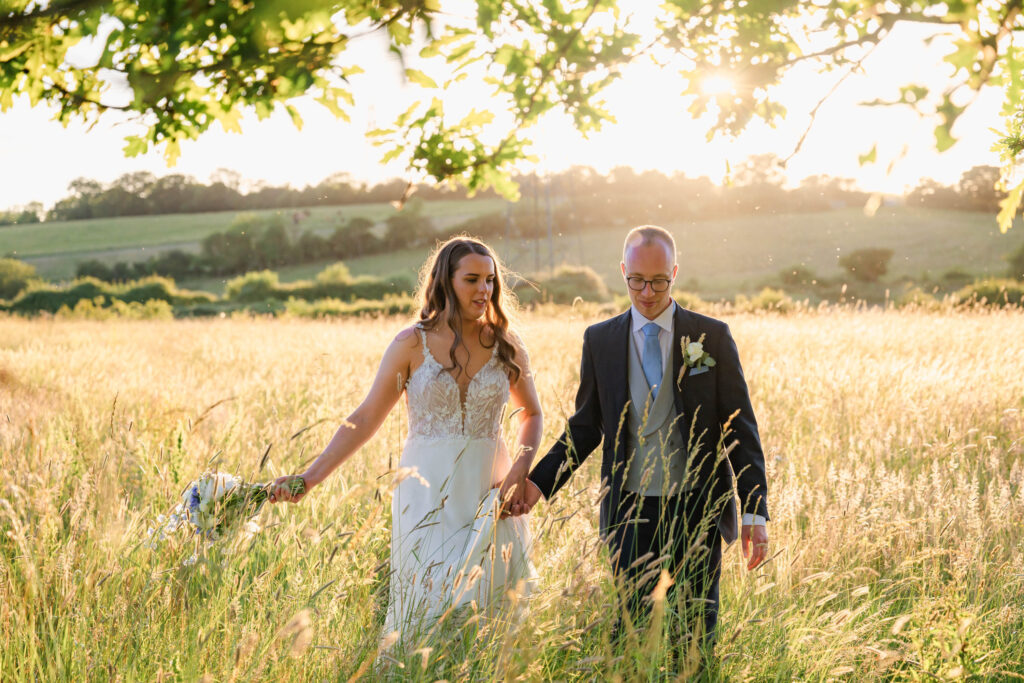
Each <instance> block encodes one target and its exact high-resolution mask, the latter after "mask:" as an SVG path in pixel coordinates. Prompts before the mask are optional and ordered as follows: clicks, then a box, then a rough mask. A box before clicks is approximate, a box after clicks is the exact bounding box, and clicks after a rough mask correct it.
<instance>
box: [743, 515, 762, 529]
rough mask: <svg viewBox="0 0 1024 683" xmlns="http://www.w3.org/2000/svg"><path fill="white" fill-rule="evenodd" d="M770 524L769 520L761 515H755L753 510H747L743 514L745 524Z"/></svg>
mask: <svg viewBox="0 0 1024 683" xmlns="http://www.w3.org/2000/svg"><path fill="white" fill-rule="evenodd" d="M750 525H754V526H768V520H766V519H765V518H764V517H762V516H761V515H755V514H753V513H752V512H745V513H744V514H743V526H750Z"/></svg>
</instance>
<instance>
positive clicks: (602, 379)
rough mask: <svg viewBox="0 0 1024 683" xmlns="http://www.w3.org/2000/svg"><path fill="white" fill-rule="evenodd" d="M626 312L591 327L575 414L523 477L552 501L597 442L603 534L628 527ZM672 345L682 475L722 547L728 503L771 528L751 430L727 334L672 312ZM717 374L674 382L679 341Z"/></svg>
mask: <svg viewBox="0 0 1024 683" xmlns="http://www.w3.org/2000/svg"><path fill="white" fill-rule="evenodd" d="M630 315H631V313H630V311H626V312H625V313H623V314H621V315H618V316H616V317H614V318H611V319H609V320H605V321H604V322H600V323H597V324H595V325H591V326H590V327H588V328H587V330H586V332H584V334H583V358H582V360H581V362H580V386H579V390H578V391H577V393H576V413H575V414H574V415H573V416H572V417H570V418H569V421H568V425H567V427H566V430H565V431H564V432H563V434H562V436H561V437H560V438H559V439H558V441H557V442H556V443H555V445H554V446H552V448H551V450H550V451H548V453H547V455H546V456H544V458H543V459H542V460H541V461H540V462H539V463H537V464H536V465H535V466H534V468H533V471H532V472H531V473H530V475H529V476H530V480H531V481H533V482H534V483H535V484H536V485H537V487H538V488H539V489H540V490H541V493H543V494H544V497H545V498H547V499H550V498H551V496H553V495H554V494H555V493H556V492H557V491H558V489H560V488H561V487H562V486H564V485H565V482H566V481H567V480H568V479H569V477H570V476H571V475H572V473H573V472H575V471H576V468H578V467H579V466H580V465H581V464H582V463H583V461H584V460H586V459H587V457H588V456H589V455H590V454H591V453H592V452H593V451H594V449H596V448H597V447H598V445H600V444H601V443H602V441H603V443H604V448H603V458H602V460H601V480H602V489H604V488H605V487H606V486H607V491H606V493H605V495H603V496H602V498H601V533H602V535H604V536H606V537H607V536H608V535H609V531H610V530H611V529H612V528H613V527H615V526H616V525H618V524H621V523H623V522H624V521H625V519H622V517H623V516H624V515H625V514H626V513H627V512H628V511H626V510H620V509H619V508H620V501H621V499H622V493H623V488H622V487H623V481H624V480H625V470H626V452H625V446H624V444H623V442H624V439H623V438H621V436H620V434H621V432H620V430H622V429H625V424H626V420H625V414H626V410H627V405H626V402H627V401H628V400H629V383H628V381H627V377H626V368H627V366H628V357H627V355H626V354H627V353H628V352H629V334H630V327H631V326H630ZM673 319H674V331H673V340H672V376H673V377H675V378H676V381H675V383H674V384H675V386H674V387H673V392H674V398H675V407H676V411H677V412H678V414H679V415H680V419H679V420H678V421H677V423H676V424H677V425H678V428H679V429H680V431H681V432H682V436H683V439H684V442H685V443H688V444H689V448H688V452H689V469H690V475H689V476H691V477H694V480H693V481H694V482H695V490H696V491H698V492H699V493H700V495H705V496H707V505H708V507H709V509H708V514H709V515H713V516H714V517H712V518H714V519H717V520H718V526H719V529H720V530H721V532H722V537H723V538H725V540H726V542H728V543H731V542H732V541H734V540H735V539H736V532H737V527H738V523H737V522H738V520H737V510H736V504H735V498H734V491H735V494H738V495H739V501H740V506H741V510H742V511H743V512H751V513H754V514H759V515H762V516H764V517H765V518H766V519H767V518H768V502H767V501H768V482H767V480H766V477H765V467H764V453H763V452H762V450H761V439H760V437H759V436H758V432H757V421H756V420H755V418H754V411H753V408H751V405H750V395H749V393H748V392H747V383H746V381H745V380H744V378H743V369H742V368H741V367H740V359H739V353H738V352H737V350H736V343H735V342H734V341H733V339H732V335H731V334H730V333H729V326H728V325H726V324H725V323H724V322H722V321H720V320H715V319H714V318H709V317H707V316H704V315H700V314H698V313H694V312H693V311H688V310H686V309H685V308H682V307H681V306H678V305H676V309H675V314H674V316H673ZM702 334H703V335H704V349H705V351H707V352H708V353H709V354H710V355H711V357H712V358H714V359H715V363H716V364H715V366H714V367H712V368H710V369H709V370H708V371H706V372H702V373H700V374H696V375H690V374H689V373H683V372H681V370H682V369H686V368H684V365H683V352H682V348H681V345H680V340H681V339H682V338H683V337H689V340H690V341H697V340H699V339H700V337H701V335H702Z"/></svg>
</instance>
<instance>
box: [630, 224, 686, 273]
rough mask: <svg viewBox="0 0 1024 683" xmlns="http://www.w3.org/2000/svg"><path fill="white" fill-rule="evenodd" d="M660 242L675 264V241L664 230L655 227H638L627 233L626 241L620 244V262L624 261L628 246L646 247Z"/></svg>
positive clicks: (670, 234)
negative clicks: (670, 254) (667, 250)
mask: <svg viewBox="0 0 1024 683" xmlns="http://www.w3.org/2000/svg"><path fill="white" fill-rule="evenodd" d="M655 242H661V243H662V244H664V245H665V246H666V247H668V248H669V250H670V251H671V253H672V263H673V264H674V263H675V262H676V241H675V239H673V238H672V233H670V232H669V231H668V230H666V229H665V228H662V227H659V226H657V225H640V226H637V227H635V228H633V229H632V230H630V231H629V234H628V235H626V240H625V241H624V242H623V243H622V260H623V261H625V260H626V249H628V248H629V247H630V246H641V247H646V246H650V245H651V244H654V243H655Z"/></svg>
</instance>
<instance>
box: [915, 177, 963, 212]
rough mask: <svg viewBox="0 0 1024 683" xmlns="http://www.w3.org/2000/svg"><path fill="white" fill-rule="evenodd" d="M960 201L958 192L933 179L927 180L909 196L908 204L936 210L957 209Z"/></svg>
mask: <svg viewBox="0 0 1024 683" xmlns="http://www.w3.org/2000/svg"><path fill="white" fill-rule="evenodd" d="M959 203H960V200H959V198H958V197H957V194H956V190H954V189H953V188H951V187H947V186H945V185H942V184H941V183H939V182H938V181H936V180H933V179H932V178H925V179H924V180H922V181H921V183H920V184H919V185H918V186H917V187H915V188H914V189H913V191H912V192H911V193H910V194H909V195H907V204H909V205H911V206H914V205H917V206H927V207H932V208H936V209H955V208H957V206H958V205H959Z"/></svg>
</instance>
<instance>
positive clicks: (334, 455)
mask: <svg viewBox="0 0 1024 683" xmlns="http://www.w3.org/2000/svg"><path fill="white" fill-rule="evenodd" d="M417 347H418V344H417V337H416V333H415V330H414V329H412V328H409V329H406V330H402V332H400V333H399V334H398V336H397V337H395V339H394V340H393V341H392V342H391V344H390V345H389V346H388V348H387V350H386V351H385V352H384V358H382V359H381V362H380V367H379V368H378V369H377V376H376V377H375V378H374V380H373V386H371V387H370V391H369V393H368V394H367V395H366V398H364V399H363V402H362V403H360V404H359V407H358V408H356V409H355V411H353V412H352V414H351V415H349V416H348V417H347V418H346V419H345V421H344V422H343V423H342V425H341V426H340V427H338V431H336V432H335V433H334V437H333V438H332V439H331V441H330V443H328V444H327V447H326V448H324V450H323V452H322V453H320V455H319V456H318V457H317V459H316V460H315V461H313V464H311V465H310V466H309V467H308V468H307V469H306V471H305V472H303V473H302V475H301V476H302V479H303V481H304V483H305V491H304V492H303V493H301V494H298V495H293V494H292V493H291V491H290V488H289V486H288V485H289V483H290V482H291V481H292V480H293V479H295V478H296V477H297V476H298V475H288V476H284V477H278V478H277V479H275V480H274V483H273V484H272V489H271V492H270V502H272V503H277V502H280V501H290V502H292V503H297V502H298V501H299V500H301V499H302V497H303V496H304V495H305V493H308V492H309V490H310V489H312V488H313V487H314V486H317V485H318V484H319V483H320V482H322V481H323V480H324V479H326V478H327V476H328V475H329V474H330V473H331V472H333V471H334V470H335V468H337V467H338V465H340V464H341V463H343V462H345V461H346V460H347V459H348V458H349V456H351V455H352V454H353V453H355V452H356V451H357V450H358V449H359V447H360V446H362V445H363V444H364V443H366V442H367V441H369V439H370V437H372V436H373V435H374V434H375V433H376V432H377V430H378V429H379V428H380V426H381V424H383V422H384V418H386V417H387V415H388V413H390V412H391V409H392V408H393V407H394V405H395V403H396V402H397V401H398V399H399V397H400V396H401V395H402V391H404V390H405V382H406V380H407V379H408V378H409V364H410V359H411V358H412V353H413V351H414V350H415V349H416V348H417Z"/></svg>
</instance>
